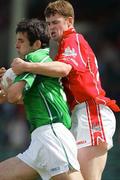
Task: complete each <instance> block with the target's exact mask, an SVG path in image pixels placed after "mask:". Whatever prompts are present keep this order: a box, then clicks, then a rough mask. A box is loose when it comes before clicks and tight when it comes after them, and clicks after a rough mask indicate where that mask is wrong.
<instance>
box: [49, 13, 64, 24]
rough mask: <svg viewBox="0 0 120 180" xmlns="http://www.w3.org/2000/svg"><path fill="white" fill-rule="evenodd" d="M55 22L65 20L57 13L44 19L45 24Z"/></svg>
mask: <svg viewBox="0 0 120 180" xmlns="http://www.w3.org/2000/svg"><path fill="white" fill-rule="evenodd" d="M56 20H65V17H64V16H62V15H60V14H57V13H56V14H54V15H50V16H49V17H46V22H51V21H56Z"/></svg>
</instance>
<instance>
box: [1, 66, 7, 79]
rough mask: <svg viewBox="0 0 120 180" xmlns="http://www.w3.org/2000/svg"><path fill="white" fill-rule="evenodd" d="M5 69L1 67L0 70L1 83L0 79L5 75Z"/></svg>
mask: <svg viewBox="0 0 120 180" xmlns="http://www.w3.org/2000/svg"><path fill="white" fill-rule="evenodd" d="M5 71H6V69H5V68H4V67H1V68H0V81H1V78H2V76H3V74H4V73H5Z"/></svg>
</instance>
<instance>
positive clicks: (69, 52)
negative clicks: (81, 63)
mask: <svg viewBox="0 0 120 180" xmlns="http://www.w3.org/2000/svg"><path fill="white" fill-rule="evenodd" d="M63 55H64V56H73V57H76V56H77V53H76V52H75V49H74V48H72V49H71V48H70V47H69V46H68V47H67V48H65V51H64V53H63Z"/></svg>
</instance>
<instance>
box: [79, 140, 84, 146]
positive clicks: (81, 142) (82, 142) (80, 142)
mask: <svg viewBox="0 0 120 180" xmlns="http://www.w3.org/2000/svg"><path fill="white" fill-rule="evenodd" d="M85 143H86V140H83V141H78V142H77V145H79V144H85Z"/></svg>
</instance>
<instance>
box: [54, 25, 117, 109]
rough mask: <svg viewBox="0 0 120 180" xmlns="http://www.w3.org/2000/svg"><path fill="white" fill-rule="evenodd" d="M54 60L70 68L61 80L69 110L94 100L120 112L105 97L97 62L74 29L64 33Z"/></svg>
mask: <svg viewBox="0 0 120 180" xmlns="http://www.w3.org/2000/svg"><path fill="white" fill-rule="evenodd" d="M55 59H56V60H57V61H61V62H64V63H67V64H70V65H71V66H72V70H71V72H70V73H69V75H68V76H67V77H65V78H63V85H64V88H65V92H66V95H67V98H68V103H69V105H70V108H71V109H73V108H74V106H75V105H76V104H78V103H82V102H85V101H90V100H95V102H96V103H97V104H105V105H107V106H109V107H110V108H111V109H112V110H114V111H120V109H119V107H118V106H117V105H116V104H115V100H110V99H109V98H107V97H106V96H105V94H106V93H105V91H104V90H103V89H102V87H101V82H100V77H99V71H98V65H97V60H96V57H95V54H94V53H93V51H92V49H91V48H90V46H89V44H88V43H87V41H86V40H85V39H84V37H83V36H82V35H81V34H78V33H76V31H75V29H74V28H72V29H69V30H68V31H65V32H64V35H63V39H62V41H61V42H60V44H59V49H58V54H57V55H56V57H55Z"/></svg>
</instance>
